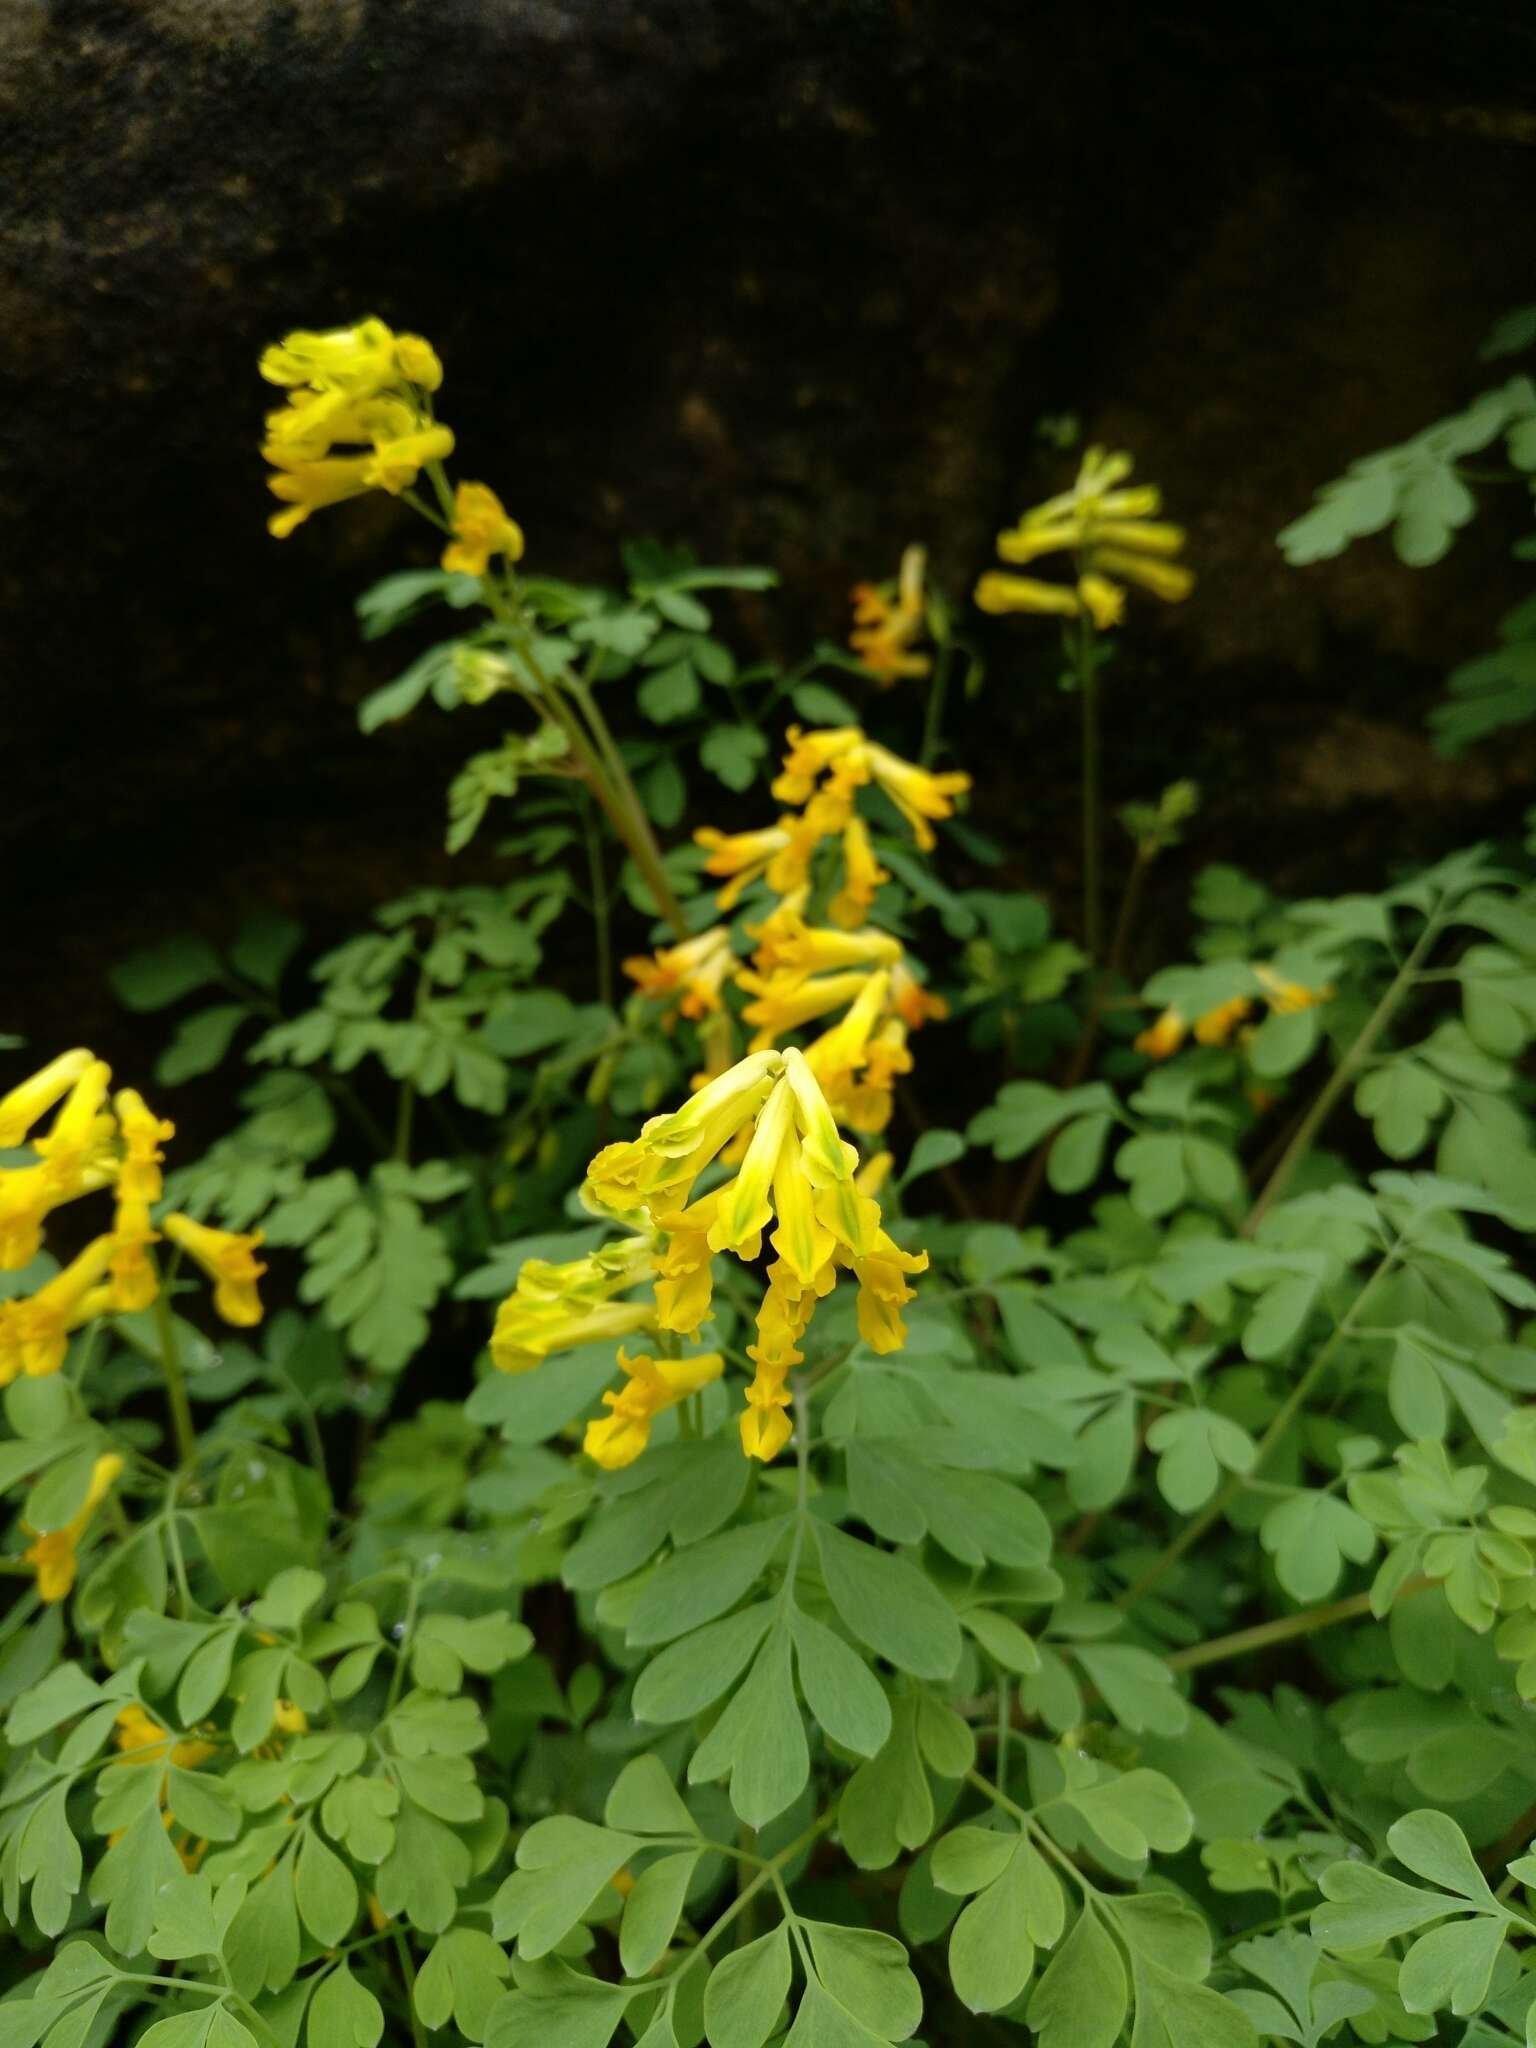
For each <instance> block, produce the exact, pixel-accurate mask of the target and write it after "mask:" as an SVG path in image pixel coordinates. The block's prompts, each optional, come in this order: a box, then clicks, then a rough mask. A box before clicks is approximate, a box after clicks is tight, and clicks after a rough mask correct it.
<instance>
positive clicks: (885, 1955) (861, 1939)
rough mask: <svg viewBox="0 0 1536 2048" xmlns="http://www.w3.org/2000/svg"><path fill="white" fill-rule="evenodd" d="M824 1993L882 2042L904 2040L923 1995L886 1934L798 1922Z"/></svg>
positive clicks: (820, 1922)
mask: <svg viewBox="0 0 1536 2048" xmlns="http://www.w3.org/2000/svg"><path fill="white" fill-rule="evenodd" d="M800 1924H801V1927H802V1929H803V1931H804V1932H805V1934H806V1935H807V1936H808V1937H809V1940H810V1944H811V1959H812V1961H813V1963H814V1964H815V1968H816V1974H817V1976H818V1977H819V1978H820V1979H821V1982H822V1985H823V1988H824V1989H825V1990H826V1991H827V1992H828V1993H829V1994H830V1996H831V1997H832V1998H834V1999H835V2000H836V2001H837V2003H838V2004H839V2005H840V2006H842V2007H843V2009H844V2010H845V2011H846V2012H849V2013H851V2014H853V2015H854V2017H855V2018H856V2019H857V2020H858V2021H859V2022H860V2024H861V2025H863V2026H865V2027H868V2028H869V2029H870V2030H871V2031H872V2032H874V2033H875V2034H877V2035H879V2036H880V2037H881V2038H882V2039H884V2040H886V2041H904V2040H906V2038H907V2036H908V2035H909V2034H910V2033H912V2032H913V2030H914V2029H915V2028H916V2026H917V2024H918V2022H919V2020H921V2018H922V2016H923V1994H922V1992H921V1990H920V1989H919V1988H918V1982H917V1979H916V1977H914V1976H913V1974H912V1971H911V1969H910V1968H909V1966H908V1963H907V1952H906V1950H905V1949H904V1948H903V1947H902V1945H901V1943H900V1942H899V1941H897V1940H895V1939H894V1938H893V1937H892V1936H891V1935H889V1934H880V1933H878V1932H876V1930H875V1929H873V1928H869V1927H843V1926H837V1925H834V1924H832V1923H831V1922H829V1921H826V1920H803V1921H802V1922H801V1923H800Z"/></svg>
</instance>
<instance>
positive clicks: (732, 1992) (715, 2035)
mask: <svg viewBox="0 0 1536 2048" xmlns="http://www.w3.org/2000/svg"><path fill="white" fill-rule="evenodd" d="M789 1981H790V1958H789V1929H788V1928H787V1927H785V1926H783V1925H782V1924H781V1925H779V1926H778V1927H775V1928H774V1930H773V1932H772V1933H771V1934H763V1935H759V1936H758V1938H757V1940H756V1941H749V1942H747V1943H746V1945H745V1946H744V1947H742V1948H738V1949H735V1950H733V1951H732V1953H731V1954H730V1955H728V1956H726V1957H725V1958H724V1959H723V1961H721V1962H719V1963H717V1964H716V1965H715V1968H714V1970H713V1971H712V1972H711V1973H710V1979H709V1983H708V1984H707V1986H706V1987H705V1991H704V2031H705V2034H706V2036H707V2037H708V2040H709V2043H710V2048H763V2043H764V2042H765V2041H766V2040H767V2039H768V2036H769V2035H770V2034H771V2033H772V2032H773V2030H774V2025H775V2022H776V2021H777V2020H778V2017H779V2014H780V2013H781V2012H782V2010H783V2008H784V2001H785V1999H786V1998H788V1996H789Z"/></svg>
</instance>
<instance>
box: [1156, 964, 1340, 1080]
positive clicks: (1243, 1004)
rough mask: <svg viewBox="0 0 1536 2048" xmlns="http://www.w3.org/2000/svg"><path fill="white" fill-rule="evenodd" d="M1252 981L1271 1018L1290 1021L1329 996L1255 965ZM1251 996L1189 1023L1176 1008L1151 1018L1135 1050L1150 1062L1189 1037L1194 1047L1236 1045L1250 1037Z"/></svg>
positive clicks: (1230, 1001) (1231, 999)
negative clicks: (1298, 1013)
mask: <svg viewBox="0 0 1536 2048" xmlns="http://www.w3.org/2000/svg"><path fill="white" fill-rule="evenodd" d="M1252 972H1253V977H1254V979H1255V981H1257V982H1258V984H1259V987H1260V990H1261V991H1262V995H1263V1000H1264V1001H1265V1003H1267V1005H1268V1007H1269V1011H1270V1014H1271V1016H1275V1017H1294V1016H1295V1015H1296V1013H1297V1012H1298V1011H1299V1010H1310V1009H1314V1008H1316V1007H1317V1005H1318V1004H1320V1003H1326V1002H1327V1001H1328V1000H1329V998H1330V997H1331V996H1332V994H1333V989H1332V987H1331V986H1326V987H1323V988H1307V987H1305V986H1304V985H1303V984H1302V983H1301V982H1299V981H1289V980H1287V979H1286V978H1285V977H1284V976H1283V975H1279V974H1276V973H1275V971H1274V969H1273V968H1272V967H1265V966H1262V965H1255V966H1254V968H1253V970H1252ZM1254 1005H1255V998H1254V997H1253V996H1231V997H1229V998H1228V1000H1227V1001H1226V1002H1224V1003H1218V1004H1217V1005H1216V1007H1215V1008H1214V1009H1213V1010H1206V1011H1205V1012H1204V1013H1203V1014H1202V1015H1201V1016H1198V1017H1196V1018H1195V1019H1194V1021H1193V1023H1191V1021H1190V1019H1189V1018H1188V1017H1186V1016H1185V1014H1184V1012H1183V1011H1182V1010H1181V1009H1180V1008H1179V1007H1178V1005H1177V1004H1170V1005H1169V1006H1168V1008H1167V1009H1166V1010H1164V1011H1162V1013H1161V1014H1160V1015H1159V1016H1157V1017H1156V1018H1154V1020H1153V1021H1152V1023H1150V1024H1149V1025H1148V1026H1147V1028H1146V1030H1145V1031H1141V1032H1138V1033H1137V1035H1136V1039H1135V1046H1136V1050H1137V1052H1139V1053H1145V1054H1146V1056H1147V1058H1148V1059H1150V1060H1166V1059H1171V1058H1172V1057H1173V1055H1174V1054H1175V1053H1176V1052H1177V1051H1178V1050H1179V1048H1180V1046H1182V1045H1183V1043H1184V1041H1185V1039H1186V1038H1188V1037H1190V1036H1191V1035H1192V1036H1193V1037H1194V1040H1195V1043H1196V1044H1197V1045H1229V1044H1231V1043H1232V1041H1233V1039H1234V1038H1236V1039H1237V1040H1238V1041H1239V1042H1240V1043H1241V1042H1242V1041H1243V1040H1244V1039H1245V1038H1246V1037H1249V1036H1251V1035H1252V1031H1253V1028H1254V1027H1252V1026H1251V1025H1249V1023H1248V1019H1249V1017H1250V1016H1251V1015H1252V1014H1253V1010H1254Z"/></svg>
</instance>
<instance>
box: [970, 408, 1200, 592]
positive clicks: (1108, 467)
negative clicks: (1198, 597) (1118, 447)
mask: <svg viewBox="0 0 1536 2048" xmlns="http://www.w3.org/2000/svg"><path fill="white" fill-rule="evenodd" d="M1131 467H1132V464H1131V458H1130V457H1129V456H1128V455H1125V454H1113V455H1111V454H1108V453H1107V452H1106V451H1105V450H1104V449H1102V448H1090V449H1089V450H1088V452H1087V454H1086V455H1085V456H1084V457H1083V462H1082V467H1081V468H1080V469H1079V471H1078V475H1077V481H1076V482H1075V483H1074V484H1073V486H1072V488H1071V490H1069V491H1065V492H1063V493H1061V495H1060V496H1058V497H1055V498H1050V499H1048V500H1047V501H1046V503H1045V504H1043V505H1037V506H1036V507H1035V508H1034V510H1033V511H1032V512H1026V513H1025V514H1024V515H1023V517H1022V518H1021V519H1020V520H1019V522H1018V524H1017V525H1016V526H1012V527H1010V528H1008V530H1007V531H1006V532H1004V533H1000V534H999V535H998V537H997V552H998V554H999V556H1000V557H1001V559H1002V560H1003V561H1005V562H1008V563H1010V564H1012V565H1013V567H1014V568H1022V567H1025V566H1027V565H1028V564H1029V563H1031V562H1034V561H1038V560H1039V559H1040V557H1041V556H1042V555H1051V554H1058V553H1063V554H1071V555H1073V556H1074V557H1075V558H1076V570H1077V578H1076V588H1075V589H1073V588H1070V587H1069V586H1067V585H1065V584H1057V583H1044V582H1040V581H1037V580H1036V579H1035V578H1034V577H1031V576H1015V575H1010V574H1007V573H1006V572H1000V571H997V570H989V571H988V572H987V573H986V574H985V575H984V576H982V577H981V579H980V581H979V582H978V583H977V585H976V591H975V599H976V603H977V605H978V606H979V608H980V609H981V610H982V611H985V612H995V613H1005V612H1043V613H1053V614H1055V615H1056V616H1058V617H1061V618H1068V619H1074V618H1081V617H1083V616H1084V615H1085V614H1086V615H1087V616H1088V617H1089V618H1091V619H1092V621H1093V623H1094V625H1095V626H1097V627H1098V628H1099V629H1100V630H1101V631H1103V630H1106V629H1107V628H1109V627H1110V626H1114V625H1117V624H1118V623H1119V620H1120V616H1121V613H1122V611H1123V609H1124V604H1125V592H1124V591H1123V589H1121V587H1120V584H1121V583H1134V584H1137V585H1138V586H1139V587H1140V588H1141V589H1143V590H1149V591H1151V593H1152V594H1153V596H1154V597H1160V598H1162V599H1163V600H1164V602H1165V603H1168V604H1177V603H1179V602H1180V600H1181V599H1183V598H1186V597H1188V595H1189V593H1190V591H1191V590H1192V589H1193V588H1194V582H1195V579H1194V576H1193V575H1192V574H1191V572H1190V571H1189V570H1188V569H1185V568H1183V567H1182V566H1181V565H1179V564H1177V563H1176V562H1174V560H1173V559H1172V558H1173V557H1174V556H1175V555H1177V554H1179V553H1181V552H1182V550H1183V547H1184V530H1183V528H1182V527H1179V526H1174V525H1171V524H1170V523H1169V522H1168V521H1166V520H1159V519H1156V518H1155V517H1153V516H1152V515H1154V514H1156V513H1157V512H1158V511H1159V510H1160V509H1161V506H1162V497H1161V493H1160V492H1159V491H1157V489H1156V488H1155V487H1154V486H1152V485H1139V486H1136V487H1133V488H1130V489H1122V488H1120V486H1122V485H1123V484H1124V481H1125V479H1126V478H1127V477H1128V476H1129V475H1130V473H1131ZM1117 578H1118V579H1119V580H1118V581H1116V580H1115V579H1117Z"/></svg>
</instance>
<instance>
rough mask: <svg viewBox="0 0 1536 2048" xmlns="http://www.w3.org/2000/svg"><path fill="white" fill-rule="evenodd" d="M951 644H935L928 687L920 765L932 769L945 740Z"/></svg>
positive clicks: (942, 642)
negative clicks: (945, 706)
mask: <svg viewBox="0 0 1536 2048" xmlns="http://www.w3.org/2000/svg"><path fill="white" fill-rule="evenodd" d="M950 659H951V657H950V643H949V641H948V640H947V639H944V640H939V641H936V642H935V651H934V657H933V679H932V681H931V682H930V683H929V685H928V708H927V710H926V711H925V712H924V714H923V744H922V747H921V749H920V750H919V753H918V756H917V759H918V765H919V766H920V767H923V768H931V767H932V766H933V763H934V757H935V756H936V755H937V753H938V751H939V747H940V744H941V742H942V741H943V738H944V704H945V699H946V698H947V697H948V695H949V671H950Z"/></svg>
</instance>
